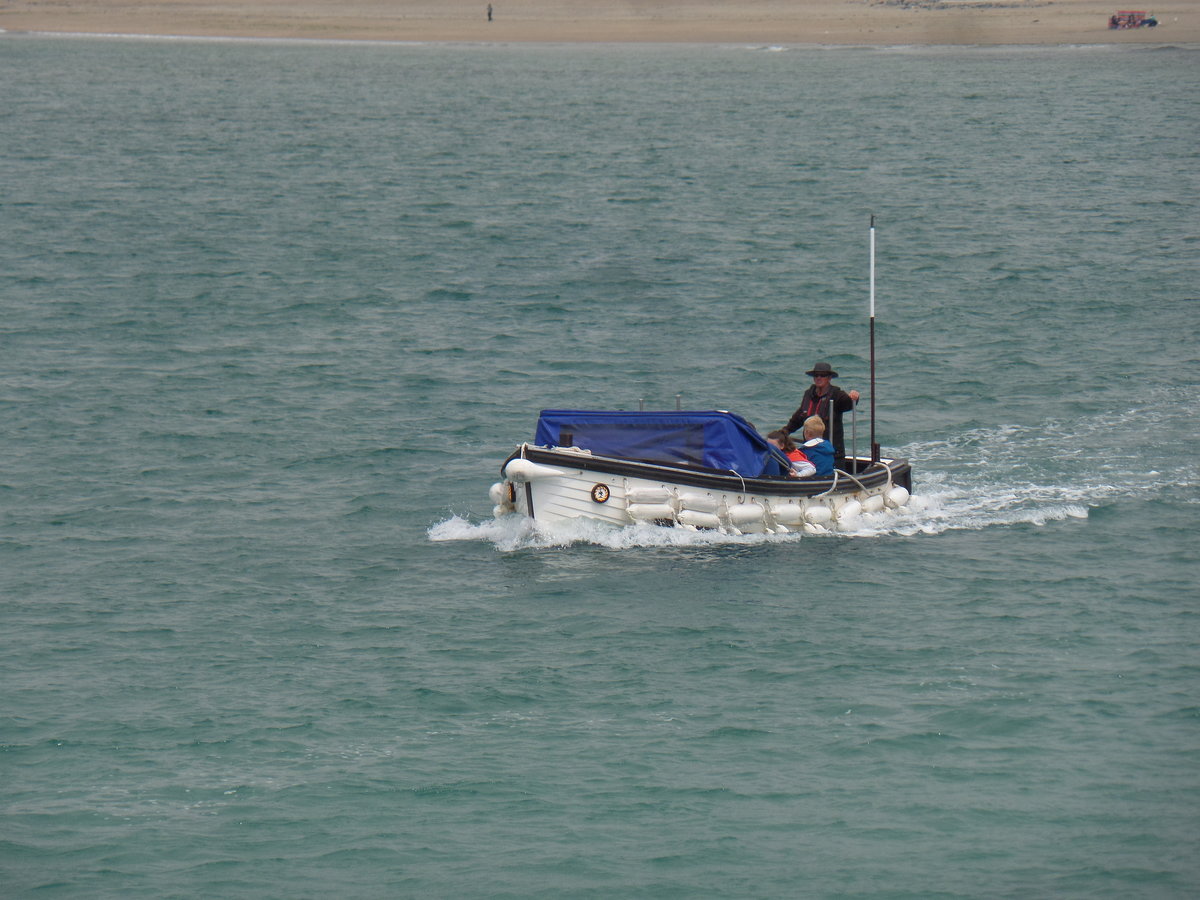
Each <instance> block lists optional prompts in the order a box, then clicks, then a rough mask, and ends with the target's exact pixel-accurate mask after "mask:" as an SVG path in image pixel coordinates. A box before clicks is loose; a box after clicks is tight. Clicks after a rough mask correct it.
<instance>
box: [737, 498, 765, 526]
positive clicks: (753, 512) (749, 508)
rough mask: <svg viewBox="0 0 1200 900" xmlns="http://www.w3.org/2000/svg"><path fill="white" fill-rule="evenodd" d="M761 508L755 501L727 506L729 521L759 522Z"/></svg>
mask: <svg viewBox="0 0 1200 900" xmlns="http://www.w3.org/2000/svg"><path fill="white" fill-rule="evenodd" d="M762 517H763V508H762V507H761V506H759V505H758V504H757V503H738V504H736V505H734V506H731V507H729V521H730V522H732V523H733V524H734V525H747V524H749V523H750V522H761V521H762Z"/></svg>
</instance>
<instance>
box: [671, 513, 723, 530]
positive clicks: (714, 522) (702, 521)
mask: <svg viewBox="0 0 1200 900" xmlns="http://www.w3.org/2000/svg"><path fill="white" fill-rule="evenodd" d="M679 521H680V522H681V523H682V524H684V525H691V526H692V527H693V528H720V527H721V520H720V519H718V518H717V517H716V515H714V514H713V513H708V512H701V511H700V510H698V509H681V510H680V511H679Z"/></svg>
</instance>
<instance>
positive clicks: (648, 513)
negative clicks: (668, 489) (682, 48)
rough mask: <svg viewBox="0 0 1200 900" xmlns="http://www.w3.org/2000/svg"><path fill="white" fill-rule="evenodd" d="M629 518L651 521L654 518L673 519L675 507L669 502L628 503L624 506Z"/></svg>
mask: <svg viewBox="0 0 1200 900" xmlns="http://www.w3.org/2000/svg"><path fill="white" fill-rule="evenodd" d="M625 512H626V513H628V515H629V518H631V519H636V520H638V521H639V522H653V521H654V520H655V519H674V518H675V507H673V506H672V505H671V504H670V503H630V504H629V506H627V507H626V508H625Z"/></svg>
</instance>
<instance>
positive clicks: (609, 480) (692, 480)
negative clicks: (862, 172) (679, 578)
mask: <svg viewBox="0 0 1200 900" xmlns="http://www.w3.org/2000/svg"><path fill="white" fill-rule="evenodd" d="M870 236H871V243H870V252H871V257H870V258H871V269H870V273H871V274H870V285H871V290H870V359H871V443H870V455H869V456H858V455H857V449H856V448H854V447H852V451H853V452H852V455H851V456H850V457H848V458H847V459H846V460H845V461H844V462H843V463H842V467H841V468H840V469H836V468H835V469H834V470H833V474H832V475H831V476H828V477H822V478H814V477H809V478H797V477H793V475H792V472H791V463H790V462H789V460H788V458H787V457H786V456H785V455H784V454H783V453H782V452H781V451H780V450H779V449H778V448H776V447H775V446H773V445H772V444H771V443H769V442H768V440H767V439H766V438H765V437H763V436H762V435H761V434H759V433H758V432H757V431H756V430H755V429H754V427H753V426H752V425H751V424H750V423H749V422H748V421H746V420H745V419H744V418H742V417H741V416H738V415H735V414H734V413H731V412H728V411H727V410H721V409H715V410H701V411H688V412H685V411H683V410H680V409H678V408H677V409H675V410H674V411H669V410H667V411H662V410H660V411H652V412H647V411H645V410H638V411H637V412H628V411H623V410H564V409H545V410H542V412H541V414H540V415H539V417H538V423H537V429H536V431H535V433H534V439H533V441H532V443H529V442H526V443H523V444H521V445H520V446H519V447H517V449H516V450H514V451H513V452H512V453H511V454H510V455H509V457H508V458H507V459H505V460H504V463H503V465H502V466H501V467H500V475H501V480H500V481H497V482H496V483H495V484H493V485H492V487H491V490H490V492H489V494H490V497H491V500H492V503H493V504H494V506H493V508H492V512H493V515H494V516H495V517H496V518H500V517H502V516H508V515H512V514H520V515H523V516H527V517H529V518H530V519H533V520H534V521H536V522H541V523H546V524H556V523H562V522H570V521H573V520H578V519H584V520H592V521H596V522H603V523H606V524H608V525H615V526H629V525H639V524H641V525H659V526H668V527H672V528H687V529H694V530H712V531H721V532H725V533H728V534H747V533H750V534H766V533H774V534H786V533H790V532H795V531H799V532H807V533H809V534H818V533H822V532H829V531H839V530H840V531H852V530H854V529H856V528H857V527H859V526H860V525H861V524H862V520H863V517H871V516H878V515H883V514H886V513H887V512H888V511H890V510H899V509H903V508H904V507H905V506H907V505H909V504H910V500H911V498H912V466H911V465H910V464H909V462H908V460H906V459H895V458H886V457H884V456H883V455H882V453H881V452H880V448H879V444H878V443H876V441H875V217H874V216H872V217H871V229H870ZM677 404H678V400H677Z"/></svg>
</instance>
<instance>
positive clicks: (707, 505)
mask: <svg viewBox="0 0 1200 900" xmlns="http://www.w3.org/2000/svg"><path fill="white" fill-rule="evenodd" d="M679 505H680V506H682V507H684V508H685V509H691V510H695V511H696V512H704V513H715V512H716V511H717V507H718V506H719V505H720V501H718V500H717V498H716V497H714V496H712V495H711V494H694V493H690V492H689V493H686V494H680V495H679Z"/></svg>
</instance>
